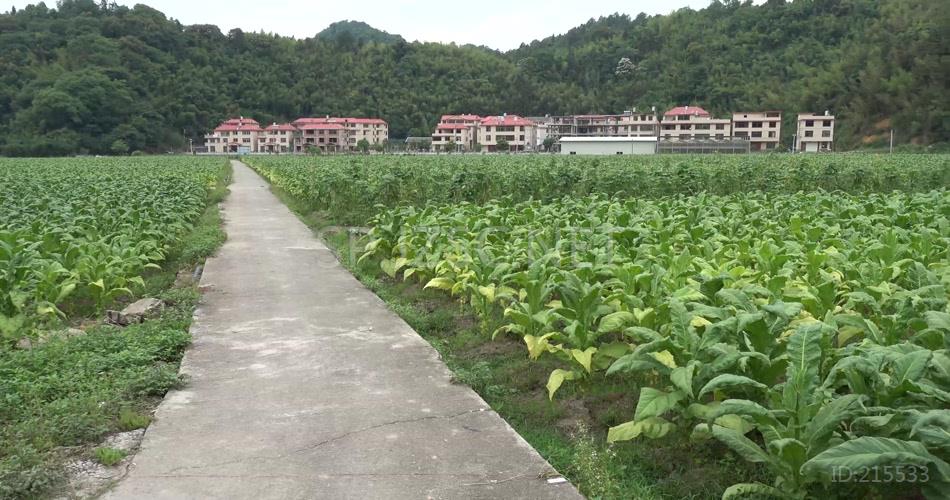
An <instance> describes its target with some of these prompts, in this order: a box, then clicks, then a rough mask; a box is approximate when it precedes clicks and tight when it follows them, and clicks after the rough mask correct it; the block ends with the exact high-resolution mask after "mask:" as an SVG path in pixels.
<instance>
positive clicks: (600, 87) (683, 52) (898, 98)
mask: <svg viewBox="0 0 950 500" xmlns="http://www.w3.org/2000/svg"><path fill="white" fill-rule="evenodd" d="M945 11H946V9H945V4H944V2H942V1H941V0H881V1H876V0H797V1H794V2H786V1H783V0H769V1H767V2H766V3H764V4H762V5H758V6H756V5H752V3H751V2H738V1H723V2H713V3H712V4H711V5H710V6H709V7H707V8H705V9H702V10H699V11H694V10H690V9H683V10H680V11H677V12H674V13H673V14H671V15H668V16H646V15H640V16H638V17H636V18H630V17H629V16H625V15H614V16H610V17H606V18H601V19H598V20H591V21H589V22H588V23H586V24H584V25H582V26H579V27H577V28H575V29H573V30H571V31H570V32H568V33H566V34H564V35H560V36H555V37H551V38H547V39H545V40H540V41H534V42H532V43H530V44H528V45H522V46H521V47H520V48H518V49H516V50H512V51H510V52H507V53H502V52H498V51H493V50H490V49H487V48H485V47H474V46H457V45H455V44H448V45H445V44H435V43H416V42H413V43H407V42H406V41H405V40H403V39H402V38H401V37H398V36H396V35H389V34H386V33H383V32H375V33H374V30H372V28H370V27H369V26H367V25H365V24H363V23H351V22H347V23H338V24H337V25H335V26H334V27H333V29H330V30H328V31H326V32H324V33H323V34H321V35H319V36H315V37H314V38H308V39H305V40H296V39H293V38H286V37H281V36H277V35H273V34H264V33H244V32H242V31H241V30H232V31H230V32H229V33H227V34H224V33H222V32H221V31H220V30H219V29H218V28H217V27H215V26H210V25H193V26H183V25H181V24H180V23H178V22H177V21H175V20H170V19H168V18H166V17H165V15H164V14H162V13H161V12H159V11H157V10H154V9H152V8H150V7H147V6H144V5H136V6H135V7H133V8H128V7H124V6H116V5H115V4H112V3H107V2H102V3H96V2H95V1H93V0H63V1H62V2H60V3H59V6H58V7H57V8H56V9H50V8H48V7H46V6H45V5H44V4H38V5H33V6H29V7H26V8H24V9H20V10H18V11H15V12H10V13H6V14H2V15H0V153H3V154H7V155H56V154H68V153H77V152H78V153H82V152H87V153H110V152H117V151H121V150H123V149H126V150H129V151H134V150H145V151H161V150H166V149H173V148H180V147H183V146H184V145H186V144H187V142H188V139H189V138H192V139H195V140H197V141H200V139H201V136H202V134H203V133H204V132H206V131H207V130H208V129H210V128H213V127H214V125H215V124H216V123H218V122H219V121H220V120H221V119H223V118H225V117H227V116H233V115H245V116H252V117H254V118H256V119H258V120H260V121H261V122H270V121H283V120H288V119H293V118H296V117H298V116H305V115H325V114H332V115H355V116H360V115H365V116H380V117H382V118H384V119H386V120H387V121H388V122H389V124H390V129H391V130H390V135H391V136H393V137H403V136H407V135H413V136H425V135H428V134H429V133H430V132H431V129H432V126H433V125H434V124H435V123H436V121H437V120H438V117H439V116H440V115H441V114H443V113H460V112H472V113H482V114H490V113H500V112H511V113H519V114H523V115H543V114H564V113H587V112H620V111H623V110H625V109H630V108H631V107H633V106H638V107H640V108H641V109H645V108H648V107H650V106H656V107H657V109H661V110H662V109H665V108H667V107H670V106H672V105H675V104H696V105H701V106H704V107H706V108H707V109H709V110H711V111H713V113H714V114H726V113H728V112H730V111H742V110H764V109H769V110H773V109H775V110H782V111H784V112H785V113H786V127H785V130H784V131H783V135H784V136H785V137H786V141H785V142H786V143H787V142H788V140H787V137H788V136H789V135H790V134H791V133H792V131H793V127H792V126H791V125H792V123H793V116H792V114H793V113H795V112H798V111H818V112H821V111H824V110H826V109H828V110H831V111H832V112H834V113H835V114H836V115H837V116H838V117H839V131H838V133H837V134H836V135H837V136H838V139H837V140H838V141H839V144H838V147H839V148H848V147H856V146H860V145H863V144H875V143H879V142H880V141H882V140H883V138H884V137H885V135H886V133H887V131H888V130H889V129H890V128H891V127H893V128H894V129H895V131H896V133H897V134H898V140H899V141H901V142H916V143H922V144H932V143H938V142H946V141H948V140H950V106H948V104H950V102H948V101H950V92H948V82H950V74H948V73H950V69H948V68H950V61H948V54H950V26H948V25H950V23H948V21H947V14H946V12H945ZM624 58H626V59H624ZM621 61H623V62H621Z"/></svg>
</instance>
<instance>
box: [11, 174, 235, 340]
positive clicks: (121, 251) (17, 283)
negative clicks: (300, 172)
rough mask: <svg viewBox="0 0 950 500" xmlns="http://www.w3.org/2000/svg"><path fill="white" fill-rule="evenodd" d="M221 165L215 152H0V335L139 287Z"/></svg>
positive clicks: (97, 306)
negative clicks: (0, 155) (8, 155)
mask: <svg viewBox="0 0 950 500" xmlns="http://www.w3.org/2000/svg"><path fill="white" fill-rule="evenodd" d="M224 169H225V161H224V160H222V159H219V158H218V159H213V158H189V157H168V158H163V157H143V158H138V157H128V158H60V159H4V160H0V339H2V343H3V344H5V345H11V344H13V343H15V342H16V341H17V339H19V338H20V337H22V336H25V335H33V334H34V333H35V332H36V331H37V330H38V329H41V328H45V327H47V326H54V325H56V324H58V323H59V322H60V321H61V320H62V319H64V318H65V317H66V313H67V312H70V310H72V309H75V310H76V311H77V312H88V311H93V312H100V313H101V312H102V310H103V309H104V308H105V307H106V306H108V305H109V304H110V303H111V302H112V301H114V300H116V299H117V298H119V297H124V296H131V295H133V294H134V293H135V292H137V291H140V289H141V288H143V287H144V281H143V279H142V275H143V273H145V272H146V271H147V270H148V269H150V268H157V267H158V265H159V264H160V263H161V262H162V261H163V260H164V258H165V255H166V252H167V251H168V249H169V247H170V246H171V245H173V244H174V243H175V242H176V241H177V240H178V239H179V238H180V237H181V236H182V235H183V234H184V233H185V232H186V231H187V230H188V229H189V228H190V227H191V223H192V221H193V220H194V219H195V218H196V217H197V216H198V215H199V214H201V213H202V211H203V210H204V207H205V204H206V202H207V195H208V193H209V192H210V191H211V190H212V189H213V188H214V186H215V184H216V182H217V180H218V178H219V177H220V176H221V175H222V172H223V170H224ZM64 308H66V309H67V311H64Z"/></svg>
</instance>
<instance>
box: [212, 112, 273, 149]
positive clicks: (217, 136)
mask: <svg viewBox="0 0 950 500" xmlns="http://www.w3.org/2000/svg"><path fill="white" fill-rule="evenodd" d="M263 132H264V129H262V128H261V125H260V124H259V123H257V121H256V120H252V119H250V118H244V117H243V116H241V117H238V118H231V119H228V120H225V121H223V122H221V124H220V125H218V126H217V127H215V129H214V131H213V132H212V133H210V134H206V135H205V147H207V148H208V152H209V153H252V152H255V151H257V145H258V139H259V137H260V135H261V134H262V133H263Z"/></svg>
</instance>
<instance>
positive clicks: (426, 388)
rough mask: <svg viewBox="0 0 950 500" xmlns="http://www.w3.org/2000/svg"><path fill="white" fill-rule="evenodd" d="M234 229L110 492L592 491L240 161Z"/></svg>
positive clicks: (514, 494)
mask: <svg viewBox="0 0 950 500" xmlns="http://www.w3.org/2000/svg"><path fill="white" fill-rule="evenodd" d="M233 165H234V183H233V184H232V185H231V195H230V196H229V197H228V199H227V200H226V201H225V203H224V212H223V215H224V219H225V228H226V230H227V233H228V240H227V242H226V243H225V244H224V246H223V247H222V248H221V249H220V251H219V252H218V254H217V255H216V256H215V257H213V258H211V259H209V260H208V262H207V264H206V266H205V269H204V274H203V275H202V277H201V289H202V290H203V291H204V295H203V298H202V303H201V305H200V306H199V308H198V310H197V311H196V312H195V321H194V324H193V325H192V334H193V336H194V342H193V344H192V346H191V347H190V348H189V350H188V351H187V352H186V353H185V358H184V359H183V361H182V373H184V374H185V375H187V376H188V377H189V382H188V384H187V386H186V387H184V388H183V389H181V390H178V391H172V392H170V393H169V394H168V395H167V396H166V397H165V400H164V401H163V402H162V404H161V405H160V406H159V408H158V410H157V412H156V415H155V420H154V422H153V423H152V425H151V426H150V427H149V428H148V431H147V432H146V433H145V439H144V441H143V442H142V445H141V448H140V451H139V453H138V454H137V455H136V456H135V458H134V460H133V463H132V465H131V466H130V471H129V474H128V476H127V477H126V478H125V479H124V480H123V481H121V482H120V483H119V484H118V485H117V486H116V487H115V488H114V489H113V490H112V491H111V492H109V493H107V494H106V496H105V498H108V499H123V500H124V499H141V498H158V499H191V498H194V499H198V498H200V499H208V498H222V499H224V498H227V499H245V498H246V499H251V498H253V499H271V498H274V499H277V498H280V499H284V498H291V499H294V498H299V499H313V498H333V499H349V498H353V499H376V498H379V499H402V498H407V499H408V498H412V499H419V498H422V499H449V498H486V499H487V498H503V499H514V498H525V499H528V498H530V499H578V498H582V497H581V496H580V494H578V492H577V491H576V490H575V489H574V487H573V486H572V485H571V484H570V483H566V482H565V483H560V484H549V483H548V482H547V481H546V480H545V478H548V477H551V475H556V471H554V470H553V469H552V468H551V466H550V465H549V464H548V463H547V462H546V461H545V460H544V459H543V458H542V457H541V456H539V455H538V453H537V452H536V451H535V450H534V449H533V448H532V447H531V446H530V445H529V444H528V443H527V442H525V441H524V440H523V439H522V438H521V437H520V436H519V435H518V434H517V433H515V431H514V430H512V429H511V427H509V426H508V424H507V423H506V422H505V421H504V420H503V419H502V418H501V417H499V416H498V415H497V414H496V413H495V412H494V411H492V410H491V408H490V407H489V406H488V405H487V404H486V403H485V402H484V401H483V400H482V399H481V398H480V397H479V396H478V395H477V394H475V393H474V392H473V391H472V390H471V389H469V388H467V387H464V386H459V385H456V384H453V383H452V382H451V372H450V371H449V370H448V369H447V368H446V366H445V364H444V363H442V361H441V360H440V359H439V357H438V354H437V353H436V351H435V350H434V349H433V348H432V347H431V346H430V345H429V344H428V343H427V342H425V340H423V339H422V338H421V337H420V336H419V335H418V334H416V332H414V331H413V330H412V328H410V327H409V325H407V324H406V323H405V322H403V321H402V320H401V319H400V318H399V317H398V316H396V315H395V314H394V313H393V312H392V311H390V310H389V309H387V308H386V305H385V304H384V303H383V302H382V300H380V299H379V298H378V297H376V296H375V295H374V294H373V293H372V292H370V291H369V290H367V289H366V288H364V287H363V286H362V285H361V284H360V283H359V282H358V281H357V280H356V279H355V278H354V277H353V276H352V275H351V274H350V273H349V272H347V271H346V270H345V269H344V268H343V267H342V266H340V264H339V262H337V260H336V259H335V258H334V257H333V255H332V253H331V252H329V251H327V248H326V246H324V245H323V243H321V242H320V241H319V240H318V239H317V238H316V237H314V235H313V234H312V233H311V232H310V230H309V229H308V228H307V227H306V226H305V225H304V224H303V223H301V222H300V221H299V220H298V219H297V218H296V217H295V216H294V215H293V214H292V213H291V212H290V211H289V210H288V209H287V208H286V207H285V206H284V205H283V204H281V203H280V202H279V201H278V200H277V198H276V197H275V196H274V195H273V194H272V193H271V192H270V190H269V188H268V186H267V184H266V182H265V181H264V180H263V179H261V178H260V177H258V176H257V174H255V173H254V172H253V171H252V170H250V169H249V168H247V167H246V166H244V165H243V164H241V163H239V162H233Z"/></svg>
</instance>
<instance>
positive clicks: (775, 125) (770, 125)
mask: <svg viewBox="0 0 950 500" xmlns="http://www.w3.org/2000/svg"><path fill="white" fill-rule="evenodd" d="M775 127H778V122H771V123H769V128H775Z"/></svg>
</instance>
